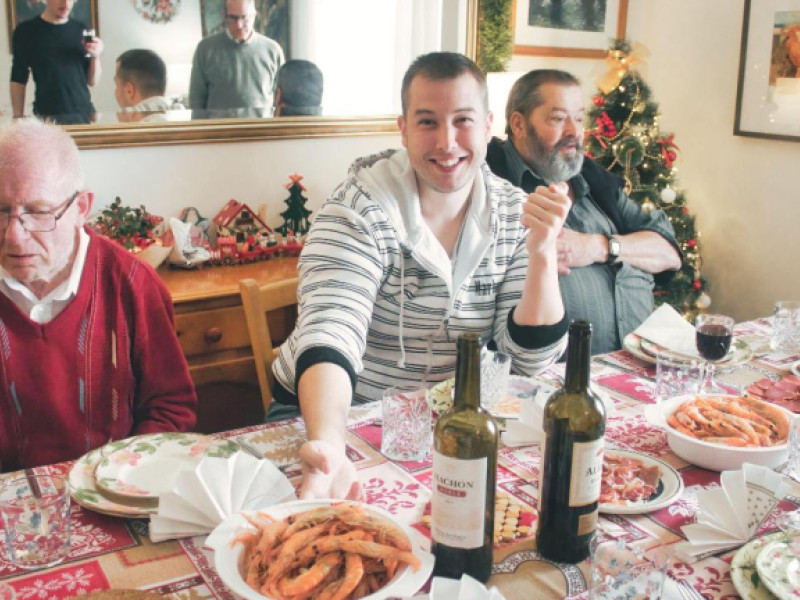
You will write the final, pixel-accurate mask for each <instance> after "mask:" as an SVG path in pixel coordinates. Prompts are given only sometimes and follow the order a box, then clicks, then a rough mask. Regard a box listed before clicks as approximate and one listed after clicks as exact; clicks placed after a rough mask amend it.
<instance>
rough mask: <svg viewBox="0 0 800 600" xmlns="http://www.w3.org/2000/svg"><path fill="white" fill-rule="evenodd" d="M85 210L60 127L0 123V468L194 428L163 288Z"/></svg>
mask: <svg viewBox="0 0 800 600" xmlns="http://www.w3.org/2000/svg"><path fill="white" fill-rule="evenodd" d="M90 209H91V194H90V193H89V192H87V191H85V190H84V188H83V175H82V173H81V168H80V160H79V157H78V149H77V147H76V146H75V142H74V141H73V140H72V138H70V136H69V135H68V134H67V133H65V132H64V131H63V130H61V129H59V128H58V127H56V126H53V125H46V124H44V123H41V122H40V121H37V120H35V119H25V120H23V121H18V122H16V123H15V124H13V125H10V126H6V127H4V128H2V129H0V340H2V352H0V432H2V435H0V471H9V470H14V469H19V468H23V467H33V466H37V465H41V464H48V463H54V462H59V461H63V460H71V459H75V458H78V457H79V456H81V455H82V454H84V453H85V452H88V451H89V450H91V449H93V448H97V447H99V446H102V445H103V444H105V443H106V442H108V441H109V440H116V439H122V438H126V437H129V436H131V435H134V434H141V433H156V432H162V431H163V432H166V431H188V430H191V428H192V427H193V426H194V423H195V407H196V404H197V398H196V396H195V393H194V388H193V386H192V382H191V380H190V379H189V372H188V367H187V365H186V359H185V358H184V356H183V353H182V352H181V348H180V346H179V344H178V340H177V337H176V335H175V332H174V330H173V321H172V302H171V299H170V297H169V292H168V291H167V290H166V288H165V286H164V284H163V283H162V282H161V280H160V279H159V277H158V275H156V273H155V272H154V271H153V270H152V269H151V268H150V267H149V266H148V265H146V264H145V263H144V262H142V261H140V260H139V259H137V258H135V257H133V256H132V255H130V254H129V253H128V252H126V251H125V250H124V249H123V248H122V247H120V246H118V245H117V244H115V243H114V242H111V241H110V240H108V239H106V238H103V237H100V236H98V235H96V234H94V233H93V232H91V231H90V230H89V229H86V228H85V227H84V223H85V222H86V218H87V216H88V214H89V210H90Z"/></svg>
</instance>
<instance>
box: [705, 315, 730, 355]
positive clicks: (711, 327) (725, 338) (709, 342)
mask: <svg viewBox="0 0 800 600" xmlns="http://www.w3.org/2000/svg"><path fill="white" fill-rule="evenodd" d="M732 340H733V332H732V331H731V330H730V328H728V327H726V326H725V325H722V324H718V323H702V324H700V325H698V326H697V351H698V352H699V353H700V356H702V357H703V358H705V359H706V360H712V361H716V360H722V359H723V358H725V355H726V354H728V350H730V348H731V341H732Z"/></svg>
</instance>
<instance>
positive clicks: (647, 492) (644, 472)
mask: <svg viewBox="0 0 800 600" xmlns="http://www.w3.org/2000/svg"><path fill="white" fill-rule="evenodd" d="M660 477H661V470H660V469H659V468H658V466H657V465H654V466H651V467H648V466H646V465H645V463H644V462H643V461H641V460H639V459H636V458H632V457H628V456H619V455H616V454H614V453H613V451H612V452H608V453H606V455H605V457H604V459H603V479H602V481H601V483H600V502H601V503H602V504H631V503H634V502H640V501H642V500H646V499H648V498H650V497H651V496H652V495H653V494H654V493H655V492H656V489H657V488H658V481H659V479H660Z"/></svg>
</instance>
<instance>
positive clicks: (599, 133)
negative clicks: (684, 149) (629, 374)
mask: <svg viewBox="0 0 800 600" xmlns="http://www.w3.org/2000/svg"><path fill="white" fill-rule="evenodd" d="M645 57H646V50H644V48H643V47H642V46H641V45H639V44H633V45H632V44H631V43H630V42H628V41H627V40H616V41H615V42H614V43H613V44H612V46H611V48H610V49H609V51H608V56H607V58H606V64H607V66H608V70H607V72H606V73H604V74H603V75H602V76H601V77H600V78H599V79H598V81H597V85H598V89H599V90H600V91H599V92H598V93H597V94H596V95H595V96H594V97H593V98H592V106H591V107H590V109H589V118H588V119H587V120H588V122H589V124H590V125H589V127H591V126H593V128H591V129H590V128H588V127H587V131H586V140H585V144H586V148H585V149H586V154H587V156H589V157H591V158H593V159H594V160H596V161H597V162H598V163H599V164H601V165H603V166H604V167H605V168H607V169H608V170H609V171H612V172H613V173H616V174H618V175H621V176H622V177H624V178H625V182H626V188H625V191H626V192H627V193H628V195H629V196H630V197H631V199H633V200H635V201H636V202H638V203H639V205H640V206H641V207H642V209H643V210H645V211H649V210H654V209H656V208H660V209H661V210H663V211H664V212H665V213H666V214H667V216H668V217H669V220H670V222H671V223H672V226H673V228H674V229H675V237H676V239H677V241H678V243H679V245H680V248H681V251H682V253H683V266H682V267H681V269H680V271H678V272H677V273H676V274H675V276H674V277H673V278H672V279H671V280H670V281H669V283H667V284H666V285H663V286H656V289H655V299H656V304H663V303H664V302H667V303H669V304H671V305H672V306H673V307H675V308H676V309H677V310H678V311H680V312H682V313H683V314H684V315H685V316H687V317H689V318H692V319H693V318H694V316H695V314H696V313H697V312H698V311H703V310H705V309H707V308H708V307H709V306H710V304H711V297H710V296H709V295H708V292H707V282H706V279H705V278H704V277H703V276H701V267H702V264H703V261H702V258H701V255H700V242H699V239H700V232H699V231H697V230H696V228H695V219H694V217H693V216H692V215H691V214H690V213H689V209H688V207H687V205H686V196H685V195H684V192H683V190H681V189H679V188H678V186H677V174H678V168H677V167H676V165H675V163H676V161H677V158H678V152H679V148H678V146H677V144H676V143H675V135H674V134H672V133H665V132H662V131H661V130H660V127H659V121H660V118H661V115H660V114H659V111H658V104H656V103H655V102H653V101H652V100H651V92H650V88H649V87H648V86H647V84H646V83H645V82H644V80H643V79H642V76H641V74H640V72H639V69H640V67H641V65H642V64H643V61H644V58H645Z"/></svg>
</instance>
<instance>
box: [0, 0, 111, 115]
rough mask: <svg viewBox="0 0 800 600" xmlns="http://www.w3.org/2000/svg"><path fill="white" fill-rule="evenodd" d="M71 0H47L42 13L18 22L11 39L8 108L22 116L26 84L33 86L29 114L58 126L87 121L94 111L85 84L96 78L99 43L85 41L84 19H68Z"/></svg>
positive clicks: (101, 49) (99, 41)
mask: <svg viewBox="0 0 800 600" xmlns="http://www.w3.org/2000/svg"><path fill="white" fill-rule="evenodd" d="M74 4H75V0H46V4H45V9H44V12H43V13H42V14H41V16H38V17H35V18H33V19H31V20H30V21H25V22H24V23H20V24H19V25H18V26H17V28H16V29H15V30H14V36H13V38H12V44H11V45H12V53H13V55H14V56H13V62H12V64H11V83H10V85H9V89H10V93H11V107H12V110H13V116H14V118H20V117H23V116H24V111H25V88H26V86H27V85H28V77H29V75H30V74H31V73H32V74H33V80H34V82H35V84H36V92H35V97H34V101H33V113H34V114H35V115H36V116H38V117H41V118H46V119H49V120H51V121H55V122H57V123H62V124H75V123H90V122H92V121H93V120H94V119H95V110H94V106H93V105H92V101H91V97H90V95H89V87H92V86H95V85H97V83H98V82H99V81H100V74H101V68H100V54H101V53H102V51H103V42H102V41H101V40H100V38H97V37H94V38H93V39H92V41H91V42H84V41H83V30H84V29H85V28H86V24H85V23H81V22H79V21H76V20H75V19H71V18H70V13H71V12H72V7H73V5H74Z"/></svg>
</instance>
